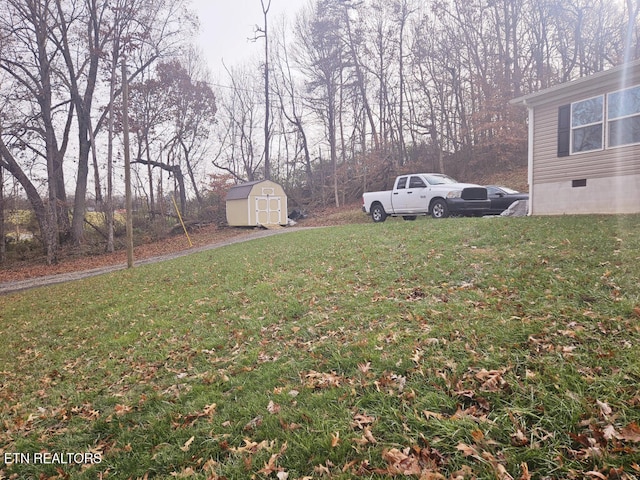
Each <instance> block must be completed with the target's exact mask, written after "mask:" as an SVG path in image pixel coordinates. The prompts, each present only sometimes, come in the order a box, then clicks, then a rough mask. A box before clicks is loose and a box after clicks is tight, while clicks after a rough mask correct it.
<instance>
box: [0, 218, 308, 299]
mask: <svg viewBox="0 0 640 480" xmlns="http://www.w3.org/2000/svg"><path fill="white" fill-rule="evenodd" d="M308 228H315V227H294V228H279V229H275V230H253V231H251V232H249V233H247V234H244V235H238V236H235V237H232V238H229V239H226V240H223V241H218V242H214V243H210V244H207V245H201V246H197V247H192V248H189V249H186V250H179V251H175V252H172V253H167V254H163V255H157V256H152V257H148V258H143V259H140V260H135V261H134V267H135V266H140V265H147V264H150V263H158V262H164V261H166V260H172V259H174V258H179V257H183V256H185V255H191V254H192V253H198V252H204V251H206V250H212V249H214V248H220V247H224V246H226V245H232V244H234V243H241V242H248V241H250V240H255V239H259V238H265V237H270V236H273V235H278V234H282V233H286V232H294V231H300V230H306V229H308ZM126 268H127V264H126V262H124V263H122V262H117V263H114V264H112V265H107V266H101V267H97V268H92V269H85V270H77V271H71V272H65V273H58V274H54V275H44V276H37V277H32V278H27V279H24V280H14V281H8V282H2V283H0V295H6V294H8V293H14V292H19V291H22V290H27V289H30V288H36V287H42V286H45V285H54V284H57V283H64V282H70V281H73V280H80V279H82V278H88V277H93V276H95V275H102V274H104V273H109V272H115V271H117V270H124V269H126Z"/></svg>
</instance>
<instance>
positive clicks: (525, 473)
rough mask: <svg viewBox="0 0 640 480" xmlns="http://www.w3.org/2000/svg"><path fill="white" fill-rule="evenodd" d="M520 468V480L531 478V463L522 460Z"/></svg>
mask: <svg viewBox="0 0 640 480" xmlns="http://www.w3.org/2000/svg"><path fill="white" fill-rule="evenodd" d="M520 468H522V475H520V479H519V480H531V474H530V473H529V465H527V463H526V462H522V463H521V464H520Z"/></svg>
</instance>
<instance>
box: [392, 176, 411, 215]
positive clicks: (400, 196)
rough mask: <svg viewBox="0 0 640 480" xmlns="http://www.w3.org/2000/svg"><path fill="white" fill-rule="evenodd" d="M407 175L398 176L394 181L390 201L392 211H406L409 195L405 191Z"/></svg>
mask: <svg viewBox="0 0 640 480" xmlns="http://www.w3.org/2000/svg"><path fill="white" fill-rule="evenodd" d="M408 180H409V177H398V180H397V181H396V187H395V188H394V189H393V192H391V202H392V203H393V212H394V213H403V212H406V211H407V209H408V208H409V200H410V198H409V197H410V196H411V195H408V194H407V192H408V190H407V185H408Z"/></svg>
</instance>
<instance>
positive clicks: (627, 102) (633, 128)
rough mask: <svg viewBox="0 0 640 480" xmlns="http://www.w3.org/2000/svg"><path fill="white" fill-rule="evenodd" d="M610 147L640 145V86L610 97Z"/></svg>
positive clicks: (608, 111) (608, 114)
mask: <svg viewBox="0 0 640 480" xmlns="http://www.w3.org/2000/svg"><path fill="white" fill-rule="evenodd" d="M607 121H608V127H609V135H608V146H609V147H619V146H622V145H630V144H633V143H640V86H637V87H632V88H628V89H626V90H620V91H619V92H613V93H610V94H609V95H608V103H607Z"/></svg>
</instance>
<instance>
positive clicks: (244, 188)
mask: <svg viewBox="0 0 640 480" xmlns="http://www.w3.org/2000/svg"><path fill="white" fill-rule="evenodd" d="M267 181H268V180H255V181H253V182H247V183H241V184H239V185H234V186H233V187H231V188H230V189H229V192H228V193H227V197H226V198H225V200H241V199H243V198H249V195H250V194H251V190H253V187H254V186H255V185H257V184H259V183H262V182H267Z"/></svg>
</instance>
